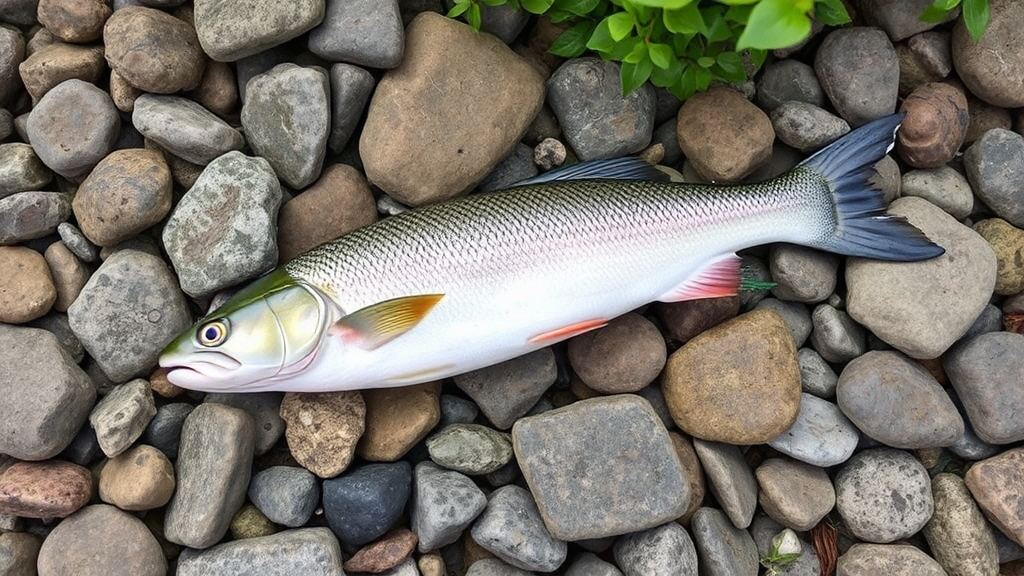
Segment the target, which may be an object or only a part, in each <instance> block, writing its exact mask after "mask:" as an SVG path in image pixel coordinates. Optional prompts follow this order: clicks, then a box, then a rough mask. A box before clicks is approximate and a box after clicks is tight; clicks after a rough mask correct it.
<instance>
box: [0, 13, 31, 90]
mask: <svg viewBox="0 0 1024 576" xmlns="http://www.w3.org/2000/svg"><path fill="white" fill-rule="evenodd" d="M0 8H2V5H0ZM4 12H6V10H2V9H0V13H4ZM34 22H35V11H33V14H32V21H31V22H29V24H32V23H34ZM23 60H25V37H24V36H22V34H21V32H20V31H19V30H17V29H15V28H11V27H7V26H4V27H2V28H0V106H3V105H6V104H7V103H8V101H10V100H12V99H13V98H14V97H16V96H18V95H19V94H20V93H21V82H20V81H19V80H20V78H19V77H18V76H19V75H18V65H19V64H21V62H22V61H23Z"/></svg>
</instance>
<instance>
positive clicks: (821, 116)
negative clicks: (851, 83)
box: [771, 101, 850, 153]
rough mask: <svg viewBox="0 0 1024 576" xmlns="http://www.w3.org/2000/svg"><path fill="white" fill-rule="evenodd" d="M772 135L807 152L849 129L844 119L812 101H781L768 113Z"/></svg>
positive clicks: (822, 145)
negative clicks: (773, 132) (810, 102)
mask: <svg viewBox="0 0 1024 576" xmlns="http://www.w3.org/2000/svg"><path fill="white" fill-rule="evenodd" d="M771 119H772V128H774V130H775V135H776V136H778V138H779V140H781V141H783V142H784V143H786V144H788V145H790V146H792V147H794V148H796V149H797V150H800V151H801V152H805V153H810V152H814V151H816V150H819V149H821V148H824V147H825V146H827V145H828V144H831V143H832V142H834V141H835V140H838V139H839V137H840V136H842V135H843V134H846V133H847V132H849V131H850V125H849V124H847V123H846V121H845V120H843V119H842V118H839V117H838V116H834V115H832V114H830V113H829V112H827V111H825V110H824V109H822V108H820V107H818V106H815V105H813V104H807V103H804V102H796V101H789V102H783V103H782V104H780V105H779V106H778V107H776V108H775V110H773V111H772V114H771Z"/></svg>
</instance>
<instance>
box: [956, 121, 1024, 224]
mask: <svg viewBox="0 0 1024 576" xmlns="http://www.w3.org/2000/svg"><path fill="white" fill-rule="evenodd" d="M964 168H965V170H966V172H967V179H968V180H969V181H970V182H971V187H972V188H973V189H974V192H975V194H977V195H978V198H980V199H981V200H982V201H984V202H985V204H986V205H987V206H988V207H989V208H991V209H992V210H993V211H994V212H995V213H996V214H997V215H998V216H1000V217H1002V218H1004V219H1005V220H1007V221H1009V222H1010V223H1011V224H1013V225H1014V226H1016V227H1018V228H1020V227H1024V207H1022V206H1021V198H1024V192H1022V190H1021V188H1020V181H1021V178H1024V136H1021V135H1020V134H1017V133H1015V132H1010V131H1009V130H1003V129H1001V128H996V129H994V130H989V131H988V132H986V133H985V134H983V135H982V137H981V138H979V139H978V141H977V142H975V143H974V144H973V145H972V146H971V147H970V148H968V149H967V151H966V152H965V153H964Z"/></svg>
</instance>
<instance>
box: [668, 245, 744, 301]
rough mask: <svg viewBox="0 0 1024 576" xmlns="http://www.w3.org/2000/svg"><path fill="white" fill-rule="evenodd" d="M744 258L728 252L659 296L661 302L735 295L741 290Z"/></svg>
mask: <svg viewBox="0 0 1024 576" xmlns="http://www.w3.org/2000/svg"><path fill="white" fill-rule="evenodd" d="M742 262H743V260H742V259H741V258H740V257H739V256H737V255H735V254H727V255H725V256H722V257H720V258H718V259H717V260H714V261H712V262H711V263H710V264H708V265H707V266H705V267H704V268H702V269H701V270H700V271H699V272H697V273H696V274H694V275H692V276H690V277H689V278H687V279H686V280H685V281H683V283H682V284H680V285H679V286H676V287H675V288H673V289H672V290H670V291H668V292H667V293H665V294H662V295H661V297H659V298H658V300H659V301H661V302H683V301H686V300H699V299H701V298H722V297H725V296H735V295H737V294H739V291H740V281H741V273H740V264H741V263H742Z"/></svg>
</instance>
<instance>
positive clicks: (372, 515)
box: [323, 462, 440, 547]
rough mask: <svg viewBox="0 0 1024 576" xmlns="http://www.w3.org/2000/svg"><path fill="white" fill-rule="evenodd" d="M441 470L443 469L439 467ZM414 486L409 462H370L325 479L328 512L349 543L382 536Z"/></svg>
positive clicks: (340, 536)
mask: <svg viewBox="0 0 1024 576" xmlns="http://www.w3.org/2000/svg"><path fill="white" fill-rule="evenodd" d="M438 470H440V469H438ZM411 486H412V469H411V468H410V467H409V463H408V462H396V463H394V464H367V465H364V466H360V467H358V468H353V469H352V470H349V471H348V472H346V473H345V474H343V475H341V476H338V477H337V478H331V479H330V480H325V481H324V486H323V506H324V516H326V517H327V522H328V524H330V526H331V530H332V531H333V532H334V534H335V535H336V536H337V537H338V539H339V540H341V541H342V542H343V543H345V544H346V545H347V546H353V547H354V546H362V545H364V544H367V543H369V542H372V541H374V540H376V539H377V538H379V537H380V536H382V535H383V534H384V533H385V532H387V530H388V529H389V528H391V526H392V525H394V524H395V522H397V521H398V519H399V518H400V517H401V516H402V513H403V511H404V510H405V504H406V502H407V501H408V500H409V494H410V491H411Z"/></svg>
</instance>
